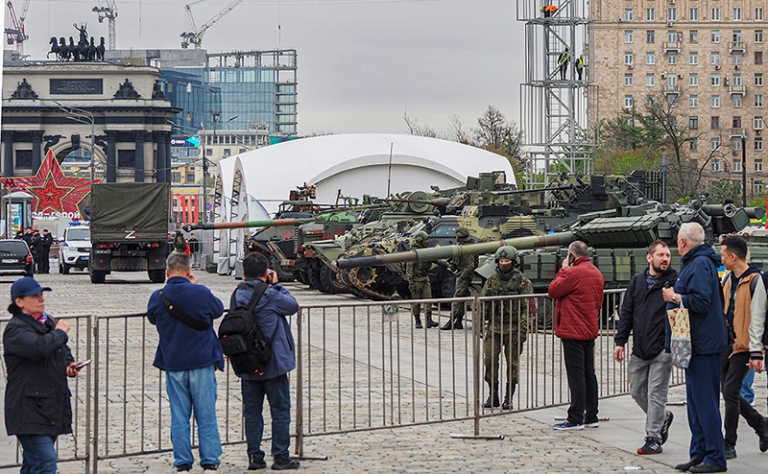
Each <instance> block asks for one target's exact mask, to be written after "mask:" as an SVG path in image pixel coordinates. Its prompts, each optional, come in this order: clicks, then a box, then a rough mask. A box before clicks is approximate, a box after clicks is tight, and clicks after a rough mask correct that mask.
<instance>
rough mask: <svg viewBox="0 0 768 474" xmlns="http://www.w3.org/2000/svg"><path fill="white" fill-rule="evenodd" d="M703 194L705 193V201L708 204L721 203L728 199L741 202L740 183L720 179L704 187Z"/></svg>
mask: <svg viewBox="0 0 768 474" xmlns="http://www.w3.org/2000/svg"><path fill="white" fill-rule="evenodd" d="M703 194H706V195H707V202H708V203H710V204H722V203H724V202H725V201H726V200H728V199H730V200H732V201H733V202H735V203H741V183H739V182H734V181H731V180H729V179H720V180H718V181H717V182H715V184H713V185H712V186H708V187H705V188H704V189H703Z"/></svg>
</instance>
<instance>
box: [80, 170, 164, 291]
mask: <svg viewBox="0 0 768 474" xmlns="http://www.w3.org/2000/svg"><path fill="white" fill-rule="evenodd" d="M170 195H171V194H170V188H169V187H168V184H167V183H104V184H95V185H94V186H93V200H92V203H91V259H90V260H91V261H90V264H89V267H88V270H89V273H90V275H91V282H92V283H104V280H105V278H106V276H107V274H109V273H111V272H112V271H121V272H140V271H146V272H147V274H148V275H149V279H150V280H152V282H153V283H162V282H164V281H165V254H166V242H167V241H168V222H169V220H168V218H169V212H170Z"/></svg>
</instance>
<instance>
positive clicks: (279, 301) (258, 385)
mask: <svg viewBox="0 0 768 474" xmlns="http://www.w3.org/2000/svg"><path fill="white" fill-rule="evenodd" d="M243 279H244V280H245V281H244V282H243V283H241V284H240V285H238V287H237V290H236V292H237V293H236V296H235V297H236V301H237V304H238V306H243V307H245V306H246V305H247V304H248V302H249V301H250V299H251V296H252V295H253V291H254V290H255V289H256V288H257V287H258V286H260V285H269V287H268V288H266V290H265V291H264V294H262V296H261V299H260V300H259V302H258V303H257V304H256V307H255V308H254V309H253V316H254V318H256V324H258V325H259V329H261V332H262V334H264V336H265V337H267V338H270V340H271V341H272V359H270V361H269V363H268V364H267V367H266V368H265V369H264V371H263V372H259V373H253V374H241V375H238V377H240V379H241V386H242V390H243V410H244V412H245V413H244V414H245V439H246V443H247V445H248V470H256V469H264V468H266V467H267V463H266V461H264V451H263V450H262V449H261V440H262V436H263V435H264V416H263V415H262V410H263V409H264V397H265V396H266V397H267V399H268V400H269V408H270V412H271V414H272V457H273V458H274V462H273V464H272V469H274V470H285V469H298V468H299V461H297V460H295V459H291V457H290V456H291V455H290V453H289V451H288V448H289V447H290V444H291V433H290V427H291V386H290V382H289V380H288V372H290V371H291V370H293V369H295V368H296V345H295V344H294V342H293V334H292V333H291V326H290V323H289V322H288V319H287V318H286V316H289V315H292V314H294V313H296V312H297V311H298V310H299V303H297V302H296V299H295V298H294V297H293V295H291V293H290V292H289V291H288V290H286V289H285V288H284V287H283V285H281V284H280V283H278V277H277V274H276V273H275V272H274V271H272V270H270V269H269V268H268V264H267V259H266V258H265V257H264V256H263V255H261V254H258V253H250V254H248V255H246V257H245V259H244V260H243Z"/></svg>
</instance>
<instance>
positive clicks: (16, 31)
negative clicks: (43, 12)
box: [5, 0, 30, 59]
mask: <svg viewBox="0 0 768 474" xmlns="http://www.w3.org/2000/svg"><path fill="white" fill-rule="evenodd" d="M29 2H30V0H24V5H23V6H22V7H21V15H19V16H18V18H17V17H16V11H15V10H14V9H13V3H11V2H10V0H9V1H8V3H6V5H7V6H8V16H9V17H10V18H9V20H10V21H9V27H8V28H5V37H6V40H7V42H8V44H16V55H14V59H24V57H25V56H24V41H26V40H28V39H29V36H27V34H26V33H25V32H24V20H26V18H27V11H28V10H29ZM16 56H18V57H16Z"/></svg>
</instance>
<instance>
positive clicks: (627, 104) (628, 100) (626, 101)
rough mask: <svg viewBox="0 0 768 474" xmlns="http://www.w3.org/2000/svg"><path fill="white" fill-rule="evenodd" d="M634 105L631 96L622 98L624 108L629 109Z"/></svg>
mask: <svg viewBox="0 0 768 474" xmlns="http://www.w3.org/2000/svg"><path fill="white" fill-rule="evenodd" d="M634 105H635V99H634V98H633V97H632V96H631V95H625V96H624V108H625V109H631V108H632V106H634Z"/></svg>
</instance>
